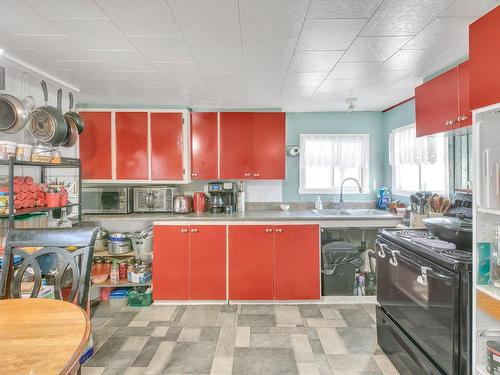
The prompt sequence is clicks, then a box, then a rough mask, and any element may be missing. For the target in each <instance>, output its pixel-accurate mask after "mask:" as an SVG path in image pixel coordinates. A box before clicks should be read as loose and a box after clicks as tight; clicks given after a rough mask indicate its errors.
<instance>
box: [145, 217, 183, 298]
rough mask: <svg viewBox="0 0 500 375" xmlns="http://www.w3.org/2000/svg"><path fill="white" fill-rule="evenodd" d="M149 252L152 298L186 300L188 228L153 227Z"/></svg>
mask: <svg viewBox="0 0 500 375" xmlns="http://www.w3.org/2000/svg"><path fill="white" fill-rule="evenodd" d="M153 252H154V257H153V298H154V299H155V300H187V299H189V227H188V226H187V225H185V226H181V225H155V226H154V235H153Z"/></svg>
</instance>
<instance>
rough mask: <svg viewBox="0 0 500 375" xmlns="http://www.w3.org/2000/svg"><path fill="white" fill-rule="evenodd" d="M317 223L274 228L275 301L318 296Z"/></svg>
mask: <svg viewBox="0 0 500 375" xmlns="http://www.w3.org/2000/svg"><path fill="white" fill-rule="evenodd" d="M319 269H320V264H319V226H318V225H276V226H275V227H274V280H275V281H274V288H275V299H277V300H298V299H319V298H321V296H320V281H319V280H320V274H319Z"/></svg>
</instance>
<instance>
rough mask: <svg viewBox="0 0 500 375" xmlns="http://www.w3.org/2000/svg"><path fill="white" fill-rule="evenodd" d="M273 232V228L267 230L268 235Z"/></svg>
mask: <svg viewBox="0 0 500 375" xmlns="http://www.w3.org/2000/svg"><path fill="white" fill-rule="evenodd" d="M276 231H277V230H276ZM272 232H273V230H272V229H271V228H266V233H272Z"/></svg>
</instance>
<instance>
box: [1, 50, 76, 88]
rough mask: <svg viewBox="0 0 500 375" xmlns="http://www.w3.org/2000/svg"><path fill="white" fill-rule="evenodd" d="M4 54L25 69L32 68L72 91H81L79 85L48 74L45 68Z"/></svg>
mask: <svg viewBox="0 0 500 375" xmlns="http://www.w3.org/2000/svg"><path fill="white" fill-rule="evenodd" d="M2 56H5V57H6V58H7V59H8V60H10V61H12V62H13V63H15V64H17V65H20V66H22V67H23V68H25V69H28V70H31V71H32V72H33V73H35V74H38V75H41V76H43V77H45V78H47V79H49V80H51V81H52V82H54V83H57V84H59V85H61V86H64V87H66V88H68V89H70V90H71V91H74V92H80V89H79V88H77V87H75V86H73V85H71V84H69V83H67V82H64V81H62V80H60V79H59V78H57V77H54V76H53V75H51V74H48V73H46V72H44V71H43V70H40V69H38V68H37V67H35V66H33V65H30V64H28V63H26V62H24V61H22V60H19V59H18V58H16V57H14V56H11V55H8V54H6V53H4V54H3V55H2Z"/></svg>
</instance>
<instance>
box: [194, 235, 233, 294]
mask: <svg viewBox="0 0 500 375" xmlns="http://www.w3.org/2000/svg"><path fill="white" fill-rule="evenodd" d="M189 280H190V281H189V285H190V291H189V295H190V299H193V300H224V299H226V226H225V225H192V226H191V227H190V245H189Z"/></svg>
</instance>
